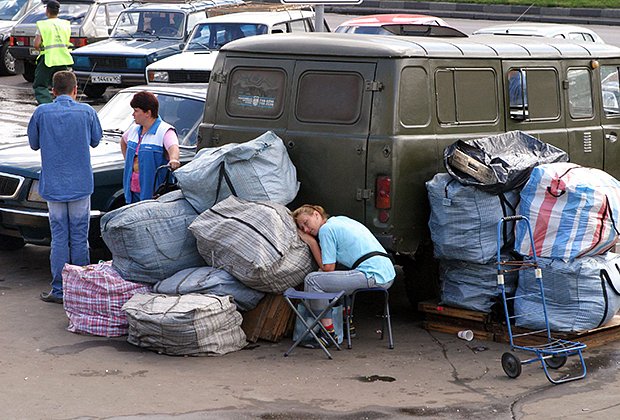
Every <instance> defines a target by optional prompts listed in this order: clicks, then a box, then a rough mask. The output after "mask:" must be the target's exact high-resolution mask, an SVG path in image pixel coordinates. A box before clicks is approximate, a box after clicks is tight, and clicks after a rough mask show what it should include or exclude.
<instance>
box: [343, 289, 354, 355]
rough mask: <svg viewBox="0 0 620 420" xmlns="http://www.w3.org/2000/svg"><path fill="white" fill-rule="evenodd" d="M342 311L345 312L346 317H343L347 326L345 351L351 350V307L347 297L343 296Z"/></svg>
mask: <svg viewBox="0 0 620 420" xmlns="http://www.w3.org/2000/svg"><path fill="white" fill-rule="evenodd" d="M344 310H345V311H346V315H345V317H344V322H345V323H346V324H347V349H349V350H351V347H352V345H351V313H352V311H351V306H350V302H349V296H345V298H344Z"/></svg>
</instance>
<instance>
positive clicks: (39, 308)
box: [0, 245, 620, 419]
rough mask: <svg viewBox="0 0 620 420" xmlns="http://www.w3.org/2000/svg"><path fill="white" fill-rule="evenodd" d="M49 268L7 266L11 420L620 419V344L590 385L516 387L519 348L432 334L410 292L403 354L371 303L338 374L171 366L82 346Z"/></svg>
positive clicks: (298, 359)
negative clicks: (509, 355)
mask: <svg viewBox="0 0 620 420" xmlns="http://www.w3.org/2000/svg"><path fill="white" fill-rule="evenodd" d="M48 258H49V249H48V248H44V247H36V246H31V245H28V246H26V247H25V248H24V249H22V250H20V251H16V252H0V320H1V321H0V337H1V338H0V354H1V356H0V383H1V384H2V390H1V392H0V407H1V408H0V412H1V413H2V418H3V419H25V418H28V419H39V418H40V419H43V418H45V419H66V418H71V419H91V418H122V419H141V418H149V419H170V418H174V419H246V418H248V419H249V418H262V419H319V418H348V419H362V418H364V419H374V418H422V417H424V418H477V419H485V418H488V419H491V418H492V419H497V418H499V419H511V418H540V417H542V416H544V417H546V418H577V417H578V418H615V417H616V416H617V413H618V412H619V411H618V410H620V404H619V403H618V402H617V395H618V394H619V393H620V381H619V380H618V379H619V376H620V375H619V373H618V363H619V362H618V360H620V358H619V356H620V343H614V344H612V345H607V346H605V347H602V348H597V349H593V350H591V351H588V352H587V353H586V359H587V364H588V369H589V372H588V376H587V377H586V379H585V380H581V381H577V382H573V383H568V384H564V385H559V386H554V385H551V384H550V383H549V382H548V381H547V380H546V379H545V376H544V373H543V372H542V370H541V368H540V367H539V366H536V365H528V366H524V368H523V374H522V375H521V376H520V377H519V378H518V379H509V378H507V377H506V376H505V374H504V372H503V371H502V368H501V365H500V357H501V354H502V353H503V352H504V351H507V350H508V347H507V346H506V345H503V344H499V343H492V342H485V341H479V340H474V341H471V342H466V341H463V340H460V339H458V338H457V337H455V336H452V335H447V334H441V333H431V332H427V331H425V330H423V329H421V328H420V321H419V319H418V318H417V316H416V315H415V314H414V313H413V312H412V311H411V307H410V306H409V304H408V303H407V302H406V299H405V298H404V291H403V290H401V288H400V286H399V285H395V286H394V287H393V289H392V291H391V297H392V309H393V313H394V316H393V318H394V320H393V323H394V338H395V349H394V350H388V349H387V346H386V343H385V342H384V341H380V340H378V339H377V337H378V336H377V334H376V329H377V328H378V327H379V326H380V322H379V320H378V319H376V318H375V313H376V311H378V309H379V308H380V304H376V303H375V302H373V301H371V300H369V299H366V298H365V299H364V300H360V302H359V306H358V311H359V312H357V311H356V312H357V314H356V315H357V318H356V319H357V322H356V325H357V328H358V338H356V339H354V344H353V349H352V350H346V349H345V350H343V351H340V352H338V351H334V359H333V360H328V359H327V358H326V357H325V356H324V355H323V354H322V352H321V351H320V350H310V349H304V348H298V349H296V350H295V351H294V352H293V353H292V354H291V356H289V357H286V358H285V357H283V353H284V351H286V349H287V348H288V346H289V345H290V343H291V342H290V340H289V339H285V340H283V341H282V342H280V343H277V344H274V343H268V342H262V341H261V342H259V343H258V344H259V345H258V346H252V347H249V348H248V349H246V350H242V351H239V352H236V353H231V354H228V355H225V356H220V357H170V356H165V355H160V354H157V353H153V352H150V351H146V350H142V349H140V348H137V347H134V346H132V345H130V344H128V343H127V342H126V341H125V339H124V338H123V337H121V338H115V339H106V338H101V337H92V336H85V335H77V334H73V333H70V332H68V331H67V330H66V326H67V318H66V315H65V313H64V310H63V308H62V306H61V305H57V304H50V303H44V302H42V301H40V300H39V299H38V294H39V292H40V291H42V290H46V289H47V287H48V281H49V263H48ZM567 366H569V369H575V368H576V366H577V360H576V358H570V359H569V363H568V364H567ZM614 413H615V415H614Z"/></svg>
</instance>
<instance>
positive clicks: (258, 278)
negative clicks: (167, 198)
mask: <svg viewBox="0 0 620 420" xmlns="http://www.w3.org/2000/svg"><path fill="white" fill-rule="evenodd" d="M189 229H190V230H191V231H192V233H193V234H194V235H195V236H196V239H197V242H198V251H199V252H200V255H202V256H203V257H204V259H205V260H206V261H207V264H208V265H210V266H213V267H217V268H221V269H223V270H226V271H227V272H229V273H230V274H232V275H233V276H235V277H236V278H237V279H238V280H239V281H241V282H242V283H243V284H245V285H246V286H248V287H251V288H253V289H256V290H260V291H262V292H267V293H281V292H283V291H284V290H286V289H288V288H289V287H295V286H297V285H298V284H300V283H302V282H303V281H304V277H305V276H306V274H308V273H310V272H311V271H313V268H314V261H313V259H312V255H311V254H310V249H309V248H308V246H307V245H306V244H305V243H304V242H303V241H302V240H301V239H300V238H299V234H298V233H297V226H296V225H295V221H294V220H293V217H292V215H291V212H290V211H289V210H288V209H287V208H286V207H284V206H283V205H280V204H276V203H265V202H260V203H255V202H249V201H245V200H242V199H240V198H237V197H232V196H231V197H228V198H227V199H226V200H224V201H222V202H220V203H218V204H216V205H215V206H213V208H211V209H209V210H207V211H205V212H204V213H202V214H201V215H200V216H198V217H197V218H196V220H195V221H194V222H193V223H192V224H191V225H190V226H189Z"/></svg>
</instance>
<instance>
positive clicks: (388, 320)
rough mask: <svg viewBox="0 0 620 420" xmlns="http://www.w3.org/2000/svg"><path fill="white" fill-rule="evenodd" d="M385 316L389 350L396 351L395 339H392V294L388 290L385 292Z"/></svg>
mask: <svg viewBox="0 0 620 420" xmlns="http://www.w3.org/2000/svg"><path fill="white" fill-rule="evenodd" d="M383 316H384V323H385V324H387V330H388V348H389V349H390V350H392V349H394V339H393V337H392V320H391V318H390V294H389V292H388V291H387V290H386V291H385V310H384V313H383ZM381 335H382V338H383V331H381Z"/></svg>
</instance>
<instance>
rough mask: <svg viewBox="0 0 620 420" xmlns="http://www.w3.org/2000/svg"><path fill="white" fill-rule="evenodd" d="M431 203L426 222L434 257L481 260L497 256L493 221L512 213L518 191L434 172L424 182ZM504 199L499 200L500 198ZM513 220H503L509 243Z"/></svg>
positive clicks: (494, 223) (494, 222)
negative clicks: (499, 190)
mask: <svg viewBox="0 0 620 420" xmlns="http://www.w3.org/2000/svg"><path fill="white" fill-rule="evenodd" d="M426 189H427V190H428V198H429V201H430V204H431V216H430V219H429V222H428V225H429V228H430V231H431V238H432V240H433V245H434V250H435V258H445V259H454V260H456V259H458V260H463V261H467V262H471V263H476V264H485V263H488V262H490V261H494V260H495V259H496V258H497V222H498V221H499V219H500V218H502V217H503V216H512V215H514V214H515V212H514V209H515V208H516V206H517V204H518V202H519V193H518V192H515V191H509V192H506V193H504V194H503V196H500V195H493V194H489V193H486V192H484V191H482V190H480V189H479V188H476V187H474V186H468V185H463V184H461V183H460V182H458V181H457V180H456V179H454V178H452V176H450V175H449V174H446V173H442V174H437V175H435V176H434V177H433V179H431V180H430V181H428V182H427V183H426ZM502 197H504V198H505V201H504V202H503V201H502V200H503V198H502ZM512 227H513V224H512V223H508V224H506V231H505V232H506V235H505V238H504V239H505V240H504V241H502V243H504V244H506V245H510V244H512V242H513V241H514V234H513V230H512Z"/></svg>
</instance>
